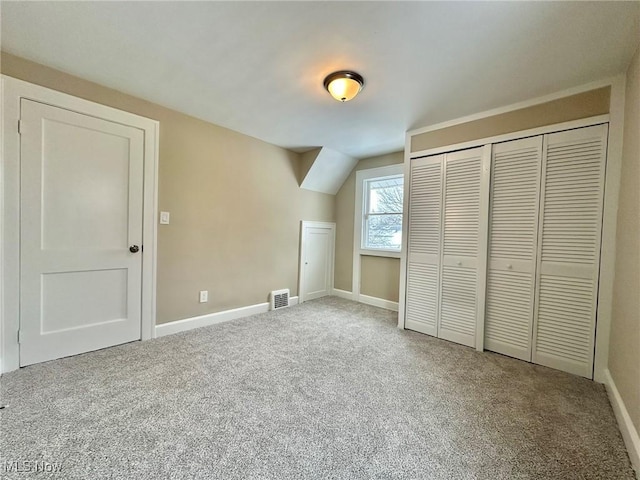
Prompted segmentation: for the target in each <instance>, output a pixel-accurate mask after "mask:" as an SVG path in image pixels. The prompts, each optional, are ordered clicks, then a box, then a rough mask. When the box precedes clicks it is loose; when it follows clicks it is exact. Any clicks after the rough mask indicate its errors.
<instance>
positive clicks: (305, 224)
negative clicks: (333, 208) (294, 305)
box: [298, 220, 336, 303]
mask: <svg viewBox="0 0 640 480" xmlns="http://www.w3.org/2000/svg"><path fill="white" fill-rule="evenodd" d="M307 228H327V229H329V230H331V255H330V257H331V258H329V262H330V264H329V269H330V271H329V277H328V283H329V285H327V290H328V291H329V295H331V292H332V291H333V282H334V280H335V278H334V277H335V274H334V271H335V263H336V224H335V223H334V222H313V221H308V220H302V221H301V222H300V265H299V268H298V272H299V274H298V296H299V297H300V303H304V302H305V301H306V298H305V297H306V296H307V289H306V285H305V282H304V279H305V273H306V272H305V269H306V267H305V265H306V262H305V260H304V259H305V257H306V253H307V252H306V249H307V247H306V242H305V232H306V229H307Z"/></svg>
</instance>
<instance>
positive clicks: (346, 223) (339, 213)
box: [334, 152, 404, 302]
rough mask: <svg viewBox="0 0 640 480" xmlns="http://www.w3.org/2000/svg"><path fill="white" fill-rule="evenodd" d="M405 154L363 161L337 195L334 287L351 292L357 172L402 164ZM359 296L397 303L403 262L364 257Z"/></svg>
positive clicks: (398, 153) (394, 154)
mask: <svg viewBox="0 0 640 480" xmlns="http://www.w3.org/2000/svg"><path fill="white" fill-rule="evenodd" d="M403 155H404V154H403V152H396V153H391V154H388V155H380V156H378V157H372V158H366V159H363V160H360V161H359V162H358V164H357V165H356V166H355V168H354V169H353V171H352V172H351V174H350V175H349V176H348V177H347V179H346V180H345V182H344V184H343V185H342V187H341V188H340V190H338V193H337V194H336V266H335V280H334V286H335V288H338V289H340V290H346V291H348V292H350V291H351V282H352V278H353V222H354V215H355V199H356V171H358V170H366V169H368V168H376V167H384V166H386V165H393V164H396V163H402V162H403V160H404V157H403ZM364 269H366V271H364V273H366V274H367V277H366V278H365V277H364V276H363V275H361V277H360V278H361V286H360V293H362V294H364V295H370V296H372V297H378V298H383V299H385V300H391V301H394V302H397V301H398V289H399V280H398V279H399V275H400V260H399V259H397V258H385V257H363V261H362V265H361V272H362V271H363V270H364Z"/></svg>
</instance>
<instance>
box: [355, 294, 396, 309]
mask: <svg viewBox="0 0 640 480" xmlns="http://www.w3.org/2000/svg"><path fill="white" fill-rule="evenodd" d="M360 303H366V304H367V305H373V306H374V307H380V308H386V309H387V310H392V311H394V312H397V311H398V302H392V301H391V300H385V299H384V298H378V297H370V296H369V295H363V294H360Z"/></svg>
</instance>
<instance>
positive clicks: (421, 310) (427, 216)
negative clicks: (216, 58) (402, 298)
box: [405, 155, 444, 336]
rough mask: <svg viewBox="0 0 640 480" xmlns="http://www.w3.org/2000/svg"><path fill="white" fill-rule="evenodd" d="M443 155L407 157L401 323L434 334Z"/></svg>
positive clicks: (435, 327) (435, 328) (438, 280)
mask: <svg viewBox="0 0 640 480" xmlns="http://www.w3.org/2000/svg"><path fill="white" fill-rule="evenodd" d="M443 159H444V155H436V156H433V157H427V158H419V159H416V160H412V161H411V179H410V183H409V198H410V201H409V223H408V225H409V239H408V252H407V298H406V316H405V327H406V328H408V329H410V330H415V331H417V332H421V333H426V334H428V335H434V336H437V334H438V331H437V315H438V297H439V286H440V243H441V241H440V237H441V206H442V164H443Z"/></svg>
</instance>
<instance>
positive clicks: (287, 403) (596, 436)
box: [0, 297, 634, 480]
mask: <svg viewBox="0 0 640 480" xmlns="http://www.w3.org/2000/svg"><path fill="white" fill-rule="evenodd" d="M0 383H1V390H0V392H1V397H0V401H1V402H2V404H3V405H6V408H4V409H2V410H0V478H3V479H4V478H7V479H14V478H16V479H17V478H20V479H24V478H39V479H40V478H42V479H44V478H56V479H83V480H85V479H92V480H94V479H95V480H97V479H141V480H142V479H150V480H151V479H153V480H160V479H434V480H435V479H563V480H566V479H615V480H624V479H629V480H631V479H633V478H634V474H633V471H632V469H631V465H630V463H629V459H628V456H627V453H626V450H625V448H624V444H623V441H622V438H621V436H620V433H619V431H618V428H617V425H616V421H615V417H614V414H613V411H612V409H611V406H610V405H609V401H608V399H607V395H606V393H605V391H604V388H603V387H602V385H599V384H596V383H594V382H591V381H589V380H585V379H582V378H579V377H575V376H572V375H569V374H565V373H563V372H559V371H555V370H551V369H548V368H544V367H539V366H535V365H531V364H528V363H525V362H521V361H518V360H514V359H510V358H507V357H503V356H500V355H496V354H492V353H477V352H476V351H474V350H473V349H471V348H467V347H463V346H459V345H455V344H452V343H449V342H446V341H443V340H438V339H435V338H432V337H428V336H426V335H421V334H418V333H414V332H409V331H401V330H399V329H397V328H396V314H395V313H392V312H388V311H386V310H382V309H378V308H375V307H369V306H366V305H362V304H358V303H354V302H350V301H346V300H342V299H338V298H335V297H327V298H324V299H320V300H316V301H312V302H307V303H305V304H303V305H299V306H296V307H291V308H288V309H283V310H278V311H276V312H269V313H265V314H261V315H256V316H253V317H250V318H246V319H241V320H236V321H233V322H228V323H224V324H220V325H216V326H212V327H206V328H202V329H198V330H192V331H189V332H184V333H180V334H176V335H172V336H168V337H163V338H159V339H156V340H151V341H147V342H136V343H131V344H127V345H122V346H118V347H114V348H109V349H105V350H101V351H97V352H92V353H88V354H84V355H78V356H76V357H71V358H66V359H62V360H57V361H53V362H48V363H44V364H39V365H34V366H30V367H27V368H23V369H21V370H19V371H16V372H12V373H10V374H7V375H4V376H2V378H1V380H0ZM24 462H31V463H24ZM43 462H44V463H43ZM37 468H41V469H44V470H48V471H44V472H42V471H40V472H37V473H36V472H35V470H36V469H37ZM56 468H58V469H61V471H58V472H51V470H53V469H56ZM29 469H31V472H30V473H29V472H27V470H29ZM17 470H22V471H17Z"/></svg>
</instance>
